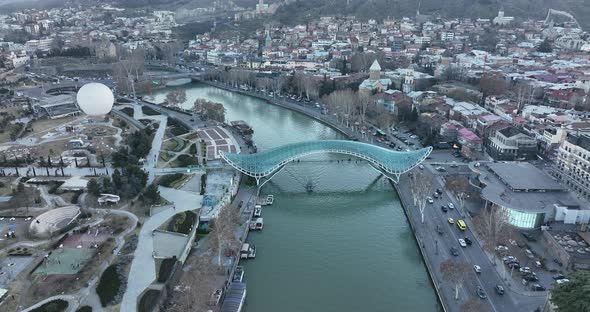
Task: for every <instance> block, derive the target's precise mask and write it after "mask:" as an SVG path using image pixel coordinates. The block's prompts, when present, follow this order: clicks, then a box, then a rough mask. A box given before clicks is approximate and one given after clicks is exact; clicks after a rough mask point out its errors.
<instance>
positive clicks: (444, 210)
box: [440, 206, 449, 212]
mask: <svg viewBox="0 0 590 312" xmlns="http://www.w3.org/2000/svg"><path fill="white" fill-rule="evenodd" d="M440 210H442V211H443V212H447V211H449V208H447V206H440Z"/></svg>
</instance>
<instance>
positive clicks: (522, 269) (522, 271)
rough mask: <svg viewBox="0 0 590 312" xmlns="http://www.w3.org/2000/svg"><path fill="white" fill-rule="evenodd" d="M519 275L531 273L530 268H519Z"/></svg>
mask: <svg viewBox="0 0 590 312" xmlns="http://www.w3.org/2000/svg"><path fill="white" fill-rule="evenodd" d="M519 271H520V273H522V274H525V273H531V268H529V267H524V268H520V269H519Z"/></svg>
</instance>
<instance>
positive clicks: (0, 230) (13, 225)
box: [0, 216, 32, 240]
mask: <svg viewBox="0 0 590 312" xmlns="http://www.w3.org/2000/svg"><path fill="white" fill-rule="evenodd" d="M31 220H32V218H31V217H13V216H0V240H5V239H7V237H6V234H7V233H9V232H15V234H16V235H18V234H19V233H24V232H26V231H22V230H21V229H26V228H28V226H29V224H30V223H31Z"/></svg>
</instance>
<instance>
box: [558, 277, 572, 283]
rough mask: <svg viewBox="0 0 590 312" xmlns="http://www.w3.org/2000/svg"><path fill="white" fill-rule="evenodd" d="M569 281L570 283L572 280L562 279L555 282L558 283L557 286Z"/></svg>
mask: <svg viewBox="0 0 590 312" xmlns="http://www.w3.org/2000/svg"><path fill="white" fill-rule="evenodd" d="M569 281H570V280H568V279H567V278H562V279H558V280H556V281H555V282H556V283H557V284H563V283H567V282H569Z"/></svg>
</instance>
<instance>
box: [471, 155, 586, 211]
mask: <svg viewBox="0 0 590 312" xmlns="http://www.w3.org/2000/svg"><path fill="white" fill-rule="evenodd" d="M487 167H488V169H489V170H490V171H492V173H494V174H487V172H486V171H485V170H483V171H482V172H481V175H480V177H479V180H480V181H481V182H482V183H484V184H485V185H486V186H485V187H484V188H483V189H482V191H481V195H482V197H483V198H484V199H486V200H488V201H490V202H492V203H494V204H497V205H500V206H502V207H506V208H510V209H513V210H517V211H522V212H526V213H546V214H547V213H549V214H551V213H554V211H555V206H556V205H559V206H568V207H569V208H570V209H588V203H587V202H585V201H582V200H579V199H578V198H577V197H576V196H574V195H573V194H572V193H571V192H568V191H566V190H565V189H563V188H562V187H561V186H560V185H559V184H557V182H555V181H553V180H552V179H551V177H549V176H548V175H547V174H545V173H544V172H542V171H541V170H539V169H537V168H535V167H533V166H532V165H530V164H528V163H501V164H500V163H494V164H488V165H487ZM531 167H532V168H531ZM505 181H508V182H509V183H510V184H511V185H514V186H515V187H520V188H527V187H528V188H530V190H532V188H537V189H536V190H540V189H544V188H545V189H547V190H551V189H552V188H553V191H528V192H526V191H520V190H518V189H517V190H513V189H511V187H510V186H509V185H507V183H506V182H505Z"/></svg>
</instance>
